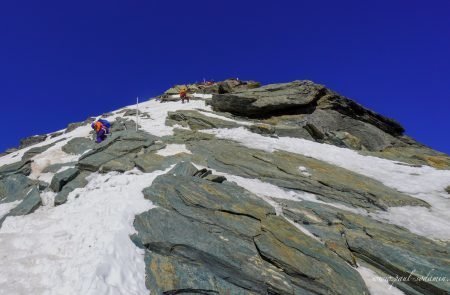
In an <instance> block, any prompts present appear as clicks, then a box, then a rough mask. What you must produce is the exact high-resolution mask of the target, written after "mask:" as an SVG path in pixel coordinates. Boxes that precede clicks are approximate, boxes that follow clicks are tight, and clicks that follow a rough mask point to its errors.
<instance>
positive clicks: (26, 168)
mask: <svg viewBox="0 0 450 295" xmlns="http://www.w3.org/2000/svg"><path fill="white" fill-rule="evenodd" d="M30 173H31V160H25V161H18V162H15V163H12V164H8V165H4V166H1V167H0V179H2V178H4V177H7V176H9V175H14V174H22V175H27V176H28V175H30Z"/></svg>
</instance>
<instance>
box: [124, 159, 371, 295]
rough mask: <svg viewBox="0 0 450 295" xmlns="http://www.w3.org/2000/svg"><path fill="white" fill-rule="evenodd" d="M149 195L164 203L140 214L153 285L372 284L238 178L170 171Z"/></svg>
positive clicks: (318, 287) (356, 288)
mask: <svg viewBox="0 0 450 295" xmlns="http://www.w3.org/2000/svg"><path fill="white" fill-rule="evenodd" d="M185 167H186V166H185ZM180 169H181V168H180ZM182 170H184V171H186V169H185V168H184V169H182ZM192 171H193V170H192ZM192 171H191V172H187V173H186V174H191V173H192ZM144 195H145V197H146V198H148V199H150V200H151V201H152V202H154V203H155V204H157V205H158V206H160V207H158V208H156V209H153V210H150V211H148V212H145V213H143V214H141V215H139V216H137V217H136V220H135V223H134V224H135V227H136V229H137V232H138V234H137V235H135V236H133V237H132V239H133V241H134V242H135V243H136V244H137V245H140V246H142V247H144V248H146V249H149V250H151V252H149V251H147V252H146V268H147V286H148V288H149V289H150V290H151V291H153V292H158V293H162V292H172V293H173V294H175V293H176V292H181V291H182V290H198V289H201V290H205V291H208V292H211V294H214V293H213V292H215V293H216V294H217V293H220V294H329V293H333V294H362V293H363V292H368V291H367V289H366V287H365V285H364V283H363V282H362V279H361V278H360V277H359V275H358V274H357V272H356V271H354V270H353V269H352V268H351V267H349V266H348V265H347V264H346V263H345V262H344V261H342V260H340V259H339V258H338V257H337V256H335V255H334V253H333V252H332V251H330V250H328V249H327V248H326V247H325V246H323V245H322V244H320V243H319V242H317V241H316V240H314V239H312V238H310V237H308V236H306V235H304V234H303V233H302V232H300V231H298V230H297V229H296V228H295V227H294V226H293V225H291V224H290V223H289V222H287V221H285V220H284V219H282V218H280V217H276V216H274V215H275V211H274V209H273V208H272V207H271V206H270V205H269V204H267V203H266V202H264V201H262V200H261V199H259V198H258V197H256V196H254V195H252V194H251V193H249V192H248V191H245V190H244V189H242V188H240V187H238V186H236V185H234V184H231V183H223V184H219V183H214V182H211V181H207V180H204V179H201V178H198V177H192V176H183V175H177V176H173V175H170V174H167V175H166V176H160V177H158V178H157V179H156V180H155V181H154V182H153V185H152V186H151V187H150V188H148V189H145V190H144ZM192 274H195V275H192ZM204 294H209V293H204Z"/></svg>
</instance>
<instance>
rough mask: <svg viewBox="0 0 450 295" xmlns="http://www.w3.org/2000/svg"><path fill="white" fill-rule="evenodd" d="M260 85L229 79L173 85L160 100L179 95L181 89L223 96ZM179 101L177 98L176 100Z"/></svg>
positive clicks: (254, 82) (253, 82)
mask: <svg viewBox="0 0 450 295" xmlns="http://www.w3.org/2000/svg"><path fill="white" fill-rule="evenodd" d="M260 86H261V84H260V83H259V82H256V81H242V80H239V79H235V78H231V79H227V80H224V81H221V82H206V83H193V84H185V85H175V86H173V87H171V88H170V89H168V90H167V91H165V92H164V94H163V95H162V96H161V98H164V100H165V101H169V100H167V98H170V96H172V95H178V94H180V90H181V88H185V89H187V90H188V93H201V94H213V93H215V94H223V93H231V92H236V91H242V90H246V89H255V88H258V87H260ZM176 99H177V100H179V98H176Z"/></svg>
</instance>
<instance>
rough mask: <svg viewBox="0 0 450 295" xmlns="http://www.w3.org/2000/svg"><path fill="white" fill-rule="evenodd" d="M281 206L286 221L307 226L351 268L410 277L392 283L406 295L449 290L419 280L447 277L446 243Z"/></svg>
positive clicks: (331, 212)
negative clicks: (357, 264) (359, 263)
mask: <svg viewBox="0 0 450 295" xmlns="http://www.w3.org/2000/svg"><path fill="white" fill-rule="evenodd" d="M283 206H284V207H283V212H284V214H285V215H286V216H288V217H289V218H291V219H292V220H294V221H295V222H297V223H299V224H301V225H302V226H304V227H306V228H307V229H308V230H309V231H311V232H312V233H313V234H314V235H316V236H317V237H319V238H320V239H321V240H323V241H324V242H325V245H326V246H327V247H328V248H329V249H330V250H332V251H333V252H335V253H336V254H337V255H339V256H341V257H342V258H343V259H344V260H346V261H348V262H349V263H350V264H353V262H352V261H353V259H354V258H353V257H357V258H359V259H361V260H364V261H365V262H366V263H368V264H371V265H373V266H374V267H376V268H378V269H381V270H382V271H384V272H385V273H387V274H389V275H391V276H393V277H408V276H410V275H411V278H410V279H409V280H407V281H405V282H402V281H399V282H396V283H394V284H395V285H396V287H398V288H400V289H401V290H403V291H405V292H406V293H407V294H411V291H410V288H412V289H414V290H415V291H416V292H418V293H419V294H445V293H446V290H447V291H448V290H449V289H450V283H449V282H445V281H440V282H432V281H428V282H426V281H421V280H419V278H420V277H426V276H427V275H429V274H430V273H432V274H433V276H435V277H450V269H449V268H448V257H449V255H450V250H449V249H450V248H449V246H450V245H449V244H446V243H444V244H442V243H437V242H433V241H431V240H429V239H426V238H423V237H420V236H417V235H415V234H412V233H411V232H409V231H407V230H405V229H403V228H401V227H398V226H395V225H390V224H385V223H382V222H378V221H375V220H373V219H371V218H368V217H365V216H362V215H358V214H354V213H350V212H347V211H343V210H340V209H337V208H334V207H331V206H328V205H324V204H318V203H312V202H307V201H303V202H301V203H299V202H293V201H283ZM411 241H414V242H413V243H412V242H411ZM411 257H414V259H411ZM413 270H414V272H413V273H412V274H411V272H412V271H413Z"/></svg>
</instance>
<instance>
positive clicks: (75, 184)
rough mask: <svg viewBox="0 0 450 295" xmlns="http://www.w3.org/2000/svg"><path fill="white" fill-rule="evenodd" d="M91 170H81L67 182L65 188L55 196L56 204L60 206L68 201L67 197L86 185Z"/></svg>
mask: <svg viewBox="0 0 450 295" xmlns="http://www.w3.org/2000/svg"><path fill="white" fill-rule="evenodd" d="M89 174H90V173H89V172H86V171H81V172H80V173H79V174H78V175H77V176H76V177H75V178H74V179H73V180H72V181H70V182H69V183H67V184H66V185H65V186H64V187H63V189H62V190H61V191H60V192H59V193H58V194H57V195H56V196H55V206H59V205H62V204H64V203H65V202H67V197H68V196H69V194H70V193H71V192H73V191H74V190H75V189H77V188H82V187H85V186H86V185H87V184H88V181H87V180H86V177H87V176H89Z"/></svg>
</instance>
